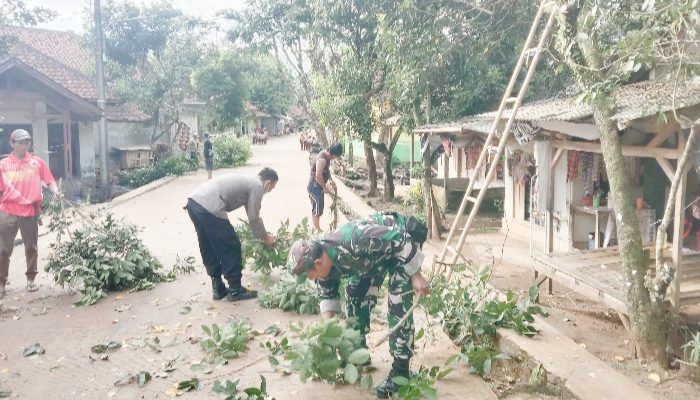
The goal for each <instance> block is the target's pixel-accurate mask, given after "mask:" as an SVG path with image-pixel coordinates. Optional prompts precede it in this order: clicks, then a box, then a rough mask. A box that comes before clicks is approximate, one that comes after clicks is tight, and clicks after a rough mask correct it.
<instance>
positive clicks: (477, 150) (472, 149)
mask: <svg viewBox="0 0 700 400" xmlns="http://www.w3.org/2000/svg"><path fill="white" fill-rule="evenodd" d="M480 155H481V147H480V146H469V148H468V149H467V168H468V169H474V168H476V163H477V162H478V161H479V156H480Z"/></svg>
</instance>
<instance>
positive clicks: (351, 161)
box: [348, 139, 355, 167]
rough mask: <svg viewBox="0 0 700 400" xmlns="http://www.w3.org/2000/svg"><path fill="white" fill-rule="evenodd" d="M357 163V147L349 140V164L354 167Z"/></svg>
mask: <svg viewBox="0 0 700 400" xmlns="http://www.w3.org/2000/svg"><path fill="white" fill-rule="evenodd" d="M354 163H355V146H353V141H352V139H348V164H349V165H350V166H351V167H352V166H353V164H354Z"/></svg>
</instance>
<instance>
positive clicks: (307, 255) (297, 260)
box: [287, 239, 316, 275]
mask: <svg viewBox="0 0 700 400" xmlns="http://www.w3.org/2000/svg"><path fill="white" fill-rule="evenodd" d="M315 248H316V242H314V241H313V240H304V239H299V240H297V241H296V242H294V243H293V244H292V247H291V248H290V249H289V255H288V256H287V268H289V270H290V271H292V272H293V273H295V274H297V275H299V274H302V273H304V272H307V271H309V270H310V269H312V268H313V266H314V250H315Z"/></svg>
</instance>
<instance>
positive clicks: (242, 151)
mask: <svg viewBox="0 0 700 400" xmlns="http://www.w3.org/2000/svg"><path fill="white" fill-rule="evenodd" d="M212 146H213V148H214V168H227V167H238V166H241V165H244V164H245V163H246V162H248V160H250V157H251V156H252V155H253V151H252V150H251V148H250V139H248V138H247V137H241V138H238V137H236V136H235V135H232V134H223V135H218V136H216V137H215V138H214V139H213V140H212Z"/></svg>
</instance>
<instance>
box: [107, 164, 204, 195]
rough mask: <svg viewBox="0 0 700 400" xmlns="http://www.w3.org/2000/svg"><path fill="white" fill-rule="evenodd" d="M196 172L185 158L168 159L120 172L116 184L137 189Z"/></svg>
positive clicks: (195, 167) (195, 166)
mask: <svg viewBox="0 0 700 400" xmlns="http://www.w3.org/2000/svg"><path fill="white" fill-rule="evenodd" d="M195 170H197V165H195V164H193V163H192V161H190V160H189V159H188V158H186V157H169V158H166V159H164V160H161V161H159V162H157V163H156V164H154V165H149V166H147V167H143V168H136V169H129V170H121V171H119V172H117V183H119V184H120V185H122V186H126V187H128V188H132V189H133V188H137V187H141V186H143V185H146V184H148V183H151V182H153V181H156V180H158V179H161V178H163V177H166V176H181V175H184V174H185V173H187V172H190V171H195Z"/></svg>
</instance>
